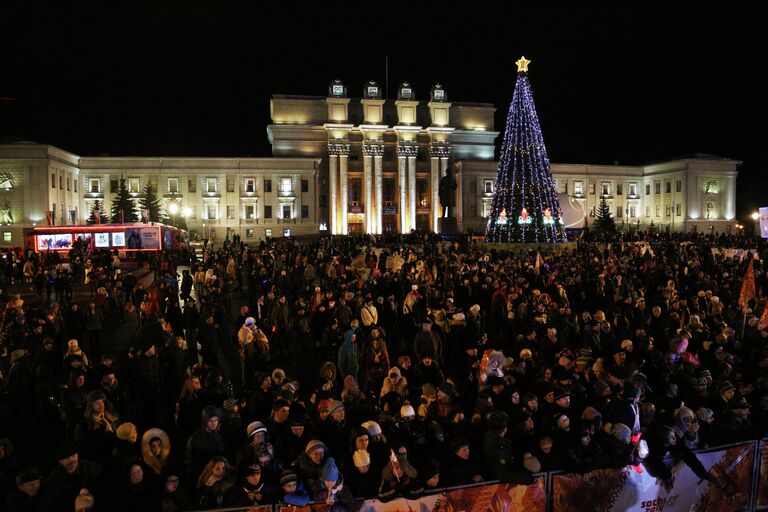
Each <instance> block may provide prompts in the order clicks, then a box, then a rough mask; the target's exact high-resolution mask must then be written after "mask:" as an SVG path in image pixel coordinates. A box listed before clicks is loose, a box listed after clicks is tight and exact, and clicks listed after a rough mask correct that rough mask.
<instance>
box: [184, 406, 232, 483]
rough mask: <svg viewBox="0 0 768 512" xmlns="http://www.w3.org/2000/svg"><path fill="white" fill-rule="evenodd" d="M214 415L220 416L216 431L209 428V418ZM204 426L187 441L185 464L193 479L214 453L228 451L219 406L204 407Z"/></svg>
mask: <svg viewBox="0 0 768 512" xmlns="http://www.w3.org/2000/svg"><path fill="white" fill-rule="evenodd" d="M213 416H216V417H218V418H219V427H218V428H217V429H216V430H214V431H212V432H211V431H209V430H208V428H207V425H206V424H207V423H208V420H209V419H211V418H212V417H213ZM202 420H203V421H202V426H201V427H200V428H199V429H198V430H195V432H193V433H192V435H191V436H190V437H189V440H188V441H187V451H186V453H185V456H184V466H185V467H186V470H187V474H188V476H189V477H190V478H191V479H196V478H197V476H198V475H199V474H200V472H201V471H202V469H203V467H204V466H205V465H206V464H207V463H208V461H209V460H211V457H213V456H214V455H223V454H224V453H225V452H226V444H225V442H224V433H223V429H222V425H221V411H220V410H219V408H218V407H213V406H208V407H205V408H204V409H203V413H202Z"/></svg>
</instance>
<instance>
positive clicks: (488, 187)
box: [483, 180, 493, 194]
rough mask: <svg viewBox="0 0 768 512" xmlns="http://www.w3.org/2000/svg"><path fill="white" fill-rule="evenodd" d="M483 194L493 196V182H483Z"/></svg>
mask: <svg viewBox="0 0 768 512" xmlns="http://www.w3.org/2000/svg"><path fill="white" fill-rule="evenodd" d="M483 193H484V194H493V180H485V181H483Z"/></svg>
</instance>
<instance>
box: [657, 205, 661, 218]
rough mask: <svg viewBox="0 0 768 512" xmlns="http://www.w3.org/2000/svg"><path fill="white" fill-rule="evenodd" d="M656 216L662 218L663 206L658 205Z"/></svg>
mask: <svg viewBox="0 0 768 512" xmlns="http://www.w3.org/2000/svg"><path fill="white" fill-rule="evenodd" d="M656 216H657V217H661V206H659V205H658V204H657V205H656Z"/></svg>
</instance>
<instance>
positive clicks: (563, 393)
mask: <svg viewBox="0 0 768 512" xmlns="http://www.w3.org/2000/svg"><path fill="white" fill-rule="evenodd" d="M569 396H571V392H570V391H568V390H567V389H565V388H561V387H556V388H555V400H560V399H561V398H566V397H569Z"/></svg>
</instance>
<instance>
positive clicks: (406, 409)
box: [400, 404, 416, 418]
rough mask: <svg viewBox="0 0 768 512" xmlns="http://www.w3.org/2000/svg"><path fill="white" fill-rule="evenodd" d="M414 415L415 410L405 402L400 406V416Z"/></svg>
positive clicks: (409, 416)
mask: <svg viewBox="0 0 768 512" xmlns="http://www.w3.org/2000/svg"><path fill="white" fill-rule="evenodd" d="M414 416H416V411H414V410H413V407H412V406H411V405H409V404H405V405H404V406H402V407H401V408H400V417H401V418H413V417H414Z"/></svg>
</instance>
